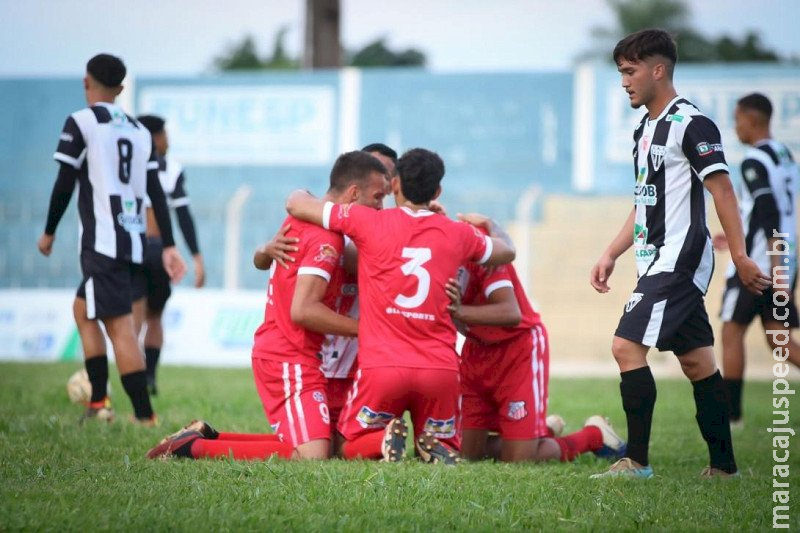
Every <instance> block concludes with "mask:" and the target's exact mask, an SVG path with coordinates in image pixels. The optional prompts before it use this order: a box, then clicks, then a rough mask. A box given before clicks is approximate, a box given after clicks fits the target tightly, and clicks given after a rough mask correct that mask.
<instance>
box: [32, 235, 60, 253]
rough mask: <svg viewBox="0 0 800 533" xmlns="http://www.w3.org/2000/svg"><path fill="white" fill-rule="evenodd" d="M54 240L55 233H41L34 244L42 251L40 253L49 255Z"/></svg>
mask: <svg viewBox="0 0 800 533" xmlns="http://www.w3.org/2000/svg"><path fill="white" fill-rule="evenodd" d="M55 240H56V236H55V235H48V234H47V233H42V236H41V237H39V242H37V243H36V246H38V247H39V251H40V252H42V255H43V256H45V257H49V256H50V254H51V253H52V251H53V242H54V241H55Z"/></svg>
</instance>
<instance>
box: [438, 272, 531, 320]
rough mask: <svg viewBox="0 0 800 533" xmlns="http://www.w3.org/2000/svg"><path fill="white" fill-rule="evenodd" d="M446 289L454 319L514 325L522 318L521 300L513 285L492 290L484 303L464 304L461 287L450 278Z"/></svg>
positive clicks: (449, 309)
mask: <svg viewBox="0 0 800 533" xmlns="http://www.w3.org/2000/svg"><path fill="white" fill-rule="evenodd" d="M445 291H446V292H447V296H448V297H449V298H450V305H448V306H447V310H448V311H450V316H452V317H453V319H455V320H457V321H459V322H463V323H464V324H468V325H476V326H477V325H480V326H503V327H513V326H516V325H518V324H519V322H520V320H522V312H521V311H520V309H519V302H517V297H516V295H515V294H514V289H513V287H511V286H505V285H504V286H502V287H497V288H495V289H494V290H492V291H491V292H490V293H489V295H488V297H487V303H485V304H483V305H464V304H462V303H461V289H460V286H459V284H458V282H457V281H456V280H454V279H452V278H451V279H449V280H448V281H447V285H445Z"/></svg>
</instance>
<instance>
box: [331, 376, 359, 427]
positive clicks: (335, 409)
mask: <svg viewBox="0 0 800 533" xmlns="http://www.w3.org/2000/svg"><path fill="white" fill-rule="evenodd" d="M353 379H354V378H352V377H349V378H328V409H329V410H330V413H331V415H330V416H331V427H332V428H335V427H336V426H337V424H338V423H339V415H340V414H341V413H342V409H343V408H344V404H345V403H347V395H348V393H349V392H350V388H351V387H352V386H353Z"/></svg>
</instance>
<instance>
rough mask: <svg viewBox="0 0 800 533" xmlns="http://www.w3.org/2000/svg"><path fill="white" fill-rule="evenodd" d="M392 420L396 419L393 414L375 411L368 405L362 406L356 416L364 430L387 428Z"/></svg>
mask: <svg viewBox="0 0 800 533" xmlns="http://www.w3.org/2000/svg"><path fill="white" fill-rule="evenodd" d="M392 418H394V415H393V414H392V413H384V412H378V411H373V410H372V409H370V408H369V407H368V406H366V405H362V406H361V410H360V411H359V412H358V415H356V420H358V423H359V424H360V425H361V427H362V428H385V427H386V424H388V423H389V421H390V420H391V419H392Z"/></svg>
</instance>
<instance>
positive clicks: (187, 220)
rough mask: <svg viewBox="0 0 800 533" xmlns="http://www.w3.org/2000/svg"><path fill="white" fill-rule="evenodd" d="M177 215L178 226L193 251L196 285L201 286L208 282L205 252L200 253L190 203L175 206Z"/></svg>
mask: <svg viewBox="0 0 800 533" xmlns="http://www.w3.org/2000/svg"><path fill="white" fill-rule="evenodd" d="M175 215H176V216H177V218H178V226H179V227H180V228H181V233H182V234H183V238H184V240H185V241H186V246H188V247H189V251H190V252H191V253H192V262H193V263H194V286H195V287H197V288H200V287H202V286H203V285H205V283H206V269H205V265H204V263H203V254H201V253H200V247H199V246H198V244H197V233H196V231H195V225H194V219H193V218H192V212H191V211H190V210H189V206H188V205H181V206H178V207H176V208H175Z"/></svg>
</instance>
